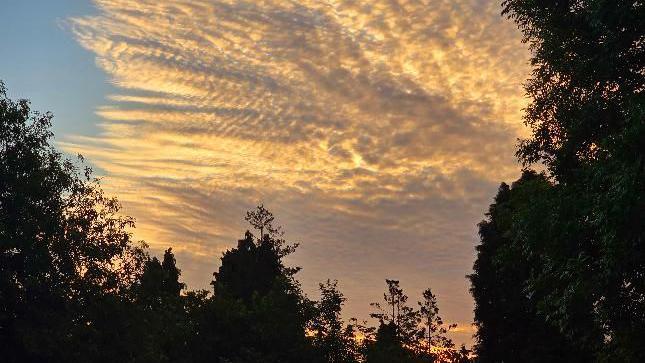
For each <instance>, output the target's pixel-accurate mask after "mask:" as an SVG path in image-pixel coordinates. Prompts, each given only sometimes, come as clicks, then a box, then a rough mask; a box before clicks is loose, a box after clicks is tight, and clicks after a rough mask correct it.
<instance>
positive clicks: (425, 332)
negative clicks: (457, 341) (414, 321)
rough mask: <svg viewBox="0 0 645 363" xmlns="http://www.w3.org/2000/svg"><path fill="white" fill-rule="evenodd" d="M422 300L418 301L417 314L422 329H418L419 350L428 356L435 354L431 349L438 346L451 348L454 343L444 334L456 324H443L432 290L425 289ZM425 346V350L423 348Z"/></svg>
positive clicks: (446, 348) (443, 348)
mask: <svg viewBox="0 0 645 363" xmlns="http://www.w3.org/2000/svg"><path fill="white" fill-rule="evenodd" d="M422 297H423V300H422V301H420V302H418V304H419V315H420V319H421V324H422V326H423V329H421V330H420V331H419V333H420V334H421V341H422V342H421V343H422V344H421V346H420V348H421V349H420V350H421V352H422V354H423V353H425V355H426V356H428V357H433V356H436V355H437V354H436V353H435V352H434V351H433V349H435V350H436V349H437V348H439V349H440V350H439V352H441V350H452V349H453V348H454V347H455V345H454V343H453V342H452V340H451V339H450V338H448V337H447V336H446V333H448V331H449V330H451V329H453V328H455V327H457V324H450V325H447V326H446V325H445V324H444V323H443V319H441V316H439V306H438V305H437V297H436V296H435V295H434V294H433V293H432V290H430V289H426V290H425V291H423V294H422ZM423 348H425V350H424V349H423Z"/></svg>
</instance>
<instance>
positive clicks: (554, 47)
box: [471, 0, 645, 362]
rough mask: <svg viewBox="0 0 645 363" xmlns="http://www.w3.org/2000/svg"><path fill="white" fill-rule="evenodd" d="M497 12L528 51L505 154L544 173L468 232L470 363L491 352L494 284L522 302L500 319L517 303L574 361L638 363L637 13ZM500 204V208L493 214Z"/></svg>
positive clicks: (641, 130) (642, 60)
mask: <svg viewBox="0 0 645 363" xmlns="http://www.w3.org/2000/svg"><path fill="white" fill-rule="evenodd" d="M503 6H504V14H505V15H506V16H508V17H509V18H510V19H512V20H513V21H515V22H516V23H517V25H518V27H519V28H520V30H521V31H522V32H523V34H524V39H525V41H526V42H527V43H528V44H529V45H530V47H531V51H532V60H531V62H532V65H533V72H532V74H531V78H530V79H529V81H528V82H527V84H526V91H527V94H528V96H529V97H530V98H531V103H530V105H529V106H528V108H527V110H526V114H525V122H526V124H527V125H528V126H529V127H530V128H531V130H532V134H531V136H530V137H528V138H527V139H525V140H522V141H521V142H520V145H519V148H518V152H517V155H518V157H519V159H520V161H521V162H523V164H524V166H525V167H530V166H532V165H534V164H536V163H543V164H544V166H545V167H546V170H547V172H548V174H547V176H546V177H542V179H544V180H543V181H540V182H539V183H540V184H542V186H539V185H536V184H535V183H533V182H531V183H528V180H526V179H525V178H524V177H523V179H525V180H521V181H522V183H521V184H524V185H523V186H521V187H520V186H518V188H517V189H518V190H517V191H514V189H515V188H512V189H511V190H507V191H503V190H500V194H499V195H498V200H497V201H496V204H495V205H494V208H495V209H491V213H490V215H491V218H490V220H489V221H485V222H483V223H482V225H480V232H482V233H481V237H482V244H481V246H480V247H479V257H478V261H477V263H476V265H475V274H474V275H473V276H472V278H471V279H472V281H473V293H474V296H475V300H476V303H477V309H479V310H478V311H476V315H477V314H479V318H478V319H479V321H478V324H479V325H480V326H479V327H480V330H479V332H478V337H479V339H480V346H479V348H480V350H481V352H480V354H482V360H484V352H485V351H486V349H489V352H490V354H493V353H494V347H495V346H498V347H499V346H501V345H495V344H493V342H494V340H495V339H498V338H500V335H499V334H497V333H496V332H497V331H499V330H498V326H497V325H498V324H501V323H502V322H503V320H500V318H501V317H503V315H502V316H498V315H499V314H501V313H503V311H495V309H496V308H497V306H495V307H493V306H492V305H491V304H490V300H488V298H489V297H490V296H497V298H501V297H503V296H504V294H505V292H504V291H497V290H498V287H499V284H498V283H497V282H495V283H493V282H492V281H493V279H496V281H500V282H502V283H512V285H514V286H516V287H517V289H518V290H517V291H518V292H521V293H522V294H523V295H524V297H523V298H521V299H519V300H518V301H515V302H514V303H512V304H506V305H499V307H500V309H503V308H504V306H507V307H508V306H513V309H517V308H520V310H518V311H520V312H521V311H522V309H524V310H525V308H522V305H523V304H524V303H526V302H528V303H529V305H528V307H529V308H530V309H531V310H534V312H535V314H534V313H533V311H529V312H530V314H531V315H535V316H536V319H541V321H542V322H543V323H545V324H548V326H550V328H547V329H553V328H554V329H557V332H558V334H560V335H562V336H563V338H564V339H566V340H567V341H569V342H570V345H571V346H572V347H574V348H572V349H573V350H574V351H579V352H581V355H580V356H581V357H584V358H583V359H585V360H596V361H623V362H640V361H643V360H645V353H644V352H643V349H642V342H643V341H645V314H644V313H643V312H645V278H644V276H645V246H644V245H643V243H644V241H645V238H644V237H645V223H643V216H645V199H644V196H645V162H644V160H645V155H644V151H645V141H644V140H645V124H644V120H645V99H644V97H645V94H644V92H643V91H644V90H645V43H644V41H643V40H644V39H645V26H643V24H644V23H643V19H644V18H645V4H643V2H638V1H603V0H583V1H567V0H550V1H540V2H536V1H530V0H507V1H504V2H503ZM530 185H533V187H529V186H530ZM520 191H521V192H520ZM522 195H523V196H522ZM505 198H509V199H508V200H505ZM502 205H507V206H509V207H510V209H509V210H508V211H507V212H504V213H498V212H497V209H500V210H501V208H502V207H501V206H502ZM509 207H505V208H509ZM502 214H507V216H506V217H503V216H502ZM500 226H503V228H501V229H500ZM500 246H501V247H500ZM505 246H511V249H510V250H509V248H508V247H505ZM509 256H510V257H509ZM516 261H524V262H525V265H526V266H527V267H522V266H517V263H516ZM506 281H508V282H506ZM513 281H514V282H513ZM510 291H513V290H510ZM514 296H516V297H519V296H521V295H518V294H517V293H516V294H514ZM523 301H524V303H523ZM487 306H489V307H487ZM495 316H497V317H495ZM515 319H518V318H516V317H513V318H509V319H508V321H509V322H511V323H512V322H514V321H515ZM496 324H497V325H496ZM487 325H488V327H487ZM532 333H533V332H531V334H532ZM501 336H504V334H502V335H501ZM486 342H488V343H490V345H487V343H486ZM509 344H510V343H509ZM525 344H527V341H526V340H525V339H524V337H523V338H522V339H520V341H518V342H516V343H514V344H513V345H512V346H513V347H514V348H513V349H515V350H517V351H522V350H524V348H523V345H525ZM495 354H497V353H495Z"/></svg>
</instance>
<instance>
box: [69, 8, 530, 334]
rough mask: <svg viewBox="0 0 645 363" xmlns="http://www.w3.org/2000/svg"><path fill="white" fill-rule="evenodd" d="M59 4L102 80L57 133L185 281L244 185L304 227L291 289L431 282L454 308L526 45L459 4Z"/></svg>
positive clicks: (507, 148) (235, 210)
mask: <svg viewBox="0 0 645 363" xmlns="http://www.w3.org/2000/svg"><path fill="white" fill-rule="evenodd" d="M96 4H97V6H98V8H99V15H98V16H95V17H85V18H76V19H71V21H70V24H71V26H72V29H73V31H74V34H75V35H76V37H77V39H78V41H79V42H80V43H81V44H82V45H83V46H84V47H85V48H87V49H89V50H91V51H92V52H94V53H95V54H96V62H97V65H98V66H99V67H100V68H102V69H103V70H104V71H105V72H106V73H107V74H108V75H109V77H110V80H111V81H112V82H113V83H114V84H115V85H116V86H118V89H119V90H120V91H119V93H118V94H114V95H110V96H109V97H108V98H109V102H107V103H108V104H107V105H106V106H105V107H102V108H100V109H99V110H97V113H98V114H99V115H100V116H102V117H103V118H104V120H105V121H104V123H103V124H102V125H101V130H102V132H101V134H100V135H98V136H95V137H80V136H77V137H68V138H67V140H66V142H65V143H64V147H65V148H66V149H67V150H68V151H74V152H81V153H83V154H84V155H86V156H87V157H89V158H90V159H91V160H92V162H93V163H95V164H96V165H97V166H98V167H100V168H101V169H102V170H105V171H106V173H107V178H106V188H107V189H108V190H109V191H110V192H113V193H115V194H117V195H118V196H119V197H120V199H121V201H122V202H123V204H124V206H125V207H126V211H127V212H128V213H130V214H132V215H133V216H135V217H136V218H137V220H138V229H137V236H138V237H141V238H144V239H146V240H147V241H148V242H149V243H150V244H151V245H152V246H153V247H155V248H162V247H165V246H167V245H172V246H174V248H175V249H176V250H178V251H179V257H180V263H182V265H183V268H184V270H185V275H186V277H187V279H188V281H189V283H190V285H192V286H206V284H207V283H208V281H210V272H212V271H213V270H214V269H215V268H216V267H217V265H216V263H217V260H216V259H217V257H218V256H219V252H221V251H222V250H224V249H226V248H228V247H230V246H232V245H233V244H234V241H235V239H236V238H238V237H239V236H240V235H241V232H243V229H244V228H245V227H244V226H243V224H242V222H241V221H240V219H241V216H242V215H243V211H244V210H246V209H248V208H250V207H252V206H253V204H254V203H256V202H257V201H259V200H263V201H265V203H266V204H267V205H268V207H269V208H270V209H273V210H275V212H276V213H277V215H278V216H279V218H280V221H281V222H283V224H285V225H286V227H287V230H288V231H290V233H289V236H290V237H293V238H294V239H298V240H302V242H303V245H302V248H301V250H300V251H299V252H298V253H297V254H296V256H294V257H293V260H294V261H295V263H298V264H302V265H304V266H305V267H306V268H305V270H304V272H303V273H302V280H303V282H304V285H305V287H306V288H307V290H308V291H313V289H314V287H315V284H316V282H317V281H319V280H322V279H325V278H327V277H331V278H339V279H341V285H342V287H344V288H345V292H346V293H347V295H348V296H349V297H350V298H351V301H350V304H349V311H350V312H352V313H354V312H357V311H359V310H365V308H366V307H367V302H368V301H370V300H374V299H378V297H379V296H380V291H381V290H382V289H383V286H382V285H383V278H384V277H386V276H390V277H397V278H400V279H401V280H402V281H403V282H404V285H403V286H404V287H406V288H408V289H409V290H410V292H411V293H412V292H416V291H421V290H422V288H424V287H425V286H427V285H431V286H432V287H433V288H434V290H435V291H436V292H437V293H438V295H439V296H440V303H442V308H443V310H445V312H446V313H445V315H446V317H447V319H448V320H457V321H460V322H462V323H464V324H468V322H469V321H470V319H471V303H470V298H469V296H468V292H467V285H466V281H465V279H464V275H465V274H466V273H468V271H469V269H470V267H471V264H472V256H473V253H474V252H473V249H472V246H473V245H474V242H475V226H474V225H475V223H476V222H477V221H478V219H480V218H481V215H482V212H483V211H484V208H485V206H486V205H487V204H488V203H489V201H490V197H491V196H492V194H493V192H494V190H495V186H496V184H497V183H498V182H499V181H500V180H504V179H509V178H513V177H514V176H515V175H516V173H517V169H518V167H517V165H516V164H515V161H514V158H513V147H514V143H515V139H516V137H517V136H518V134H519V133H521V132H522V129H521V128H520V115H521V108H522V107H523V105H524V104H525V100H524V99H523V93H522V90H521V82H522V81H523V80H524V79H525V78H526V74H527V69H528V68H527V63H526V60H527V55H528V54H527V51H526V49H525V48H524V47H523V46H522V45H521V43H520V38H519V34H518V32H517V31H516V30H515V29H514V27H513V25H512V24H510V23H508V22H506V21H504V20H503V19H502V18H501V17H500V15H499V13H500V9H499V5H498V4H496V3H495V2H490V1H472V0H459V1H454V0H372V1H369V2H367V1H355V0H336V1H334V0H326V1H313V0H299V1H287V0H283V1H278V0H265V1H255V0H254V1H224V0H220V1H217V0H212V1H196V0H190V1H189V0H172V1H171V0H168V1H162V2H160V1H154V0H143V1H125V0H99V1H96Z"/></svg>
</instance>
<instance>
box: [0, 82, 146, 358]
mask: <svg viewBox="0 0 645 363" xmlns="http://www.w3.org/2000/svg"><path fill="white" fill-rule="evenodd" d="M51 119H52V115H51V114H50V113H46V114H39V113H36V112H32V111H31V110H30V108H29V102H28V101H26V100H20V101H17V102H14V101H12V100H10V99H8V98H7V96H6V91H5V88H4V85H3V84H2V83H0V242H1V243H0V306H1V307H2V308H1V310H0V341H2V344H0V350H1V352H0V354H2V356H3V357H5V359H6V360H8V361H24V360H25V359H28V360H47V361H59V360H66V361H69V360H79V359H81V357H82V360H84V359H86V358H87V359H88V360H89V357H90V356H92V355H94V354H98V353H97V352H94V351H93V350H94V349H100V347H101V345H102V340H103V336H102V335H103V334H104V333H105V334H108V331H109V330H110V329H111V327H110V326H107V325H104V324H110V322H108V321H105V320H104V319H103V317H102V316H101V314H102V312H101V311H100V310H101V309H100V308H99V307H98V306H103V305H106V306H107V305H113V304H115V303H116V301H118V300H120V294H121V293H123V292H124V291H125V290H127V289H128V288H129V286H130V285H131V284H132V283H133V281H135V280H136V278H137V276H138V274H139V273H140V271H141V267H142V264H143V261H144V257H145V256H144V254H143V253H142V250H141V248H140V247H139V246H138V245H136V244H134V243H133V242H132V241H131V238H130V233H129V232H128V227H131V226H132V225H133V220H132V219H131V218H129V217H121V216H120V215H119V214H118V212H119V208H120V206H119V204H118V202H117V201H116V200H115V199H112V198H108V197H106V196H105V195H104V194H103V192H102V191H101V189H100V188H99V185H98V182H97V181H96V180H95V179H92V178H91V176H90V170H89V169H86V170H85V172H84V173H81V172H79V170H78V168H77V167H76V165H75V164H74V163H73V162H72V161H70V160H68V159H65V158H64V157H63V156H62V155H61V153H59V152H57V151H56V150H55V149H54V148H53V147H52V146H51V145H50V140H51V138H52V136H53V135H52V133H51V131H50V130H49V128H50V126H51ZM115 320H118V319H115ZM99 330H102V331H99ZM81 336H82V337H83V341H82V342H81V341H79V340H78V339H79V338H80V337H81ZM122 343H123V344H127V342H122Z"/></svg>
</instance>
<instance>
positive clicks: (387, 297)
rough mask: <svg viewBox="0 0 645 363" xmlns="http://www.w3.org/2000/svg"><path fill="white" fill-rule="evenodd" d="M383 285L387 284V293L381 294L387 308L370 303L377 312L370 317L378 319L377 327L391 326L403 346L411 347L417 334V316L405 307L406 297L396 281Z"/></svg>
mask: <svg viewBox="0 0 645 363" xmlns="http://www.w3.org/2000/svg"><path fill="white" fill-rule="evenodd" d="M385 283H386V284H387V292H386V293H384V294H383V300H384V301H385V303H386V304H387V306H386V307H383V306H382V305H381V304H380V303H378V302H375V303H371V304H370V305H371V306H372V307H374V308H376V310H377V311H376V312H374V313H371V314H370V317H372V318H376V319H378V320H379V325H388V324H391V326H392V327H394V328H395V331H396V334H397V336H398V338H399V340H400V341H401V342H402V343H403V344H404V345H407V346H412V345H414V344H415V342H416V337H417V336H418V333H419V330H418V327H417V325H418V322H419V314H418V312H417V311H415V310H414V309H413V308H412V307H410V306H408V305H407V301H408V296H407V295H405V294H404V293H403V289H401V288H400V287H399V281H398V280H388V279H386V280H385ZM384 334H385V333H384ZM388 334H389V333H388ZM386 335H387V334H386Z"/></svg>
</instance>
